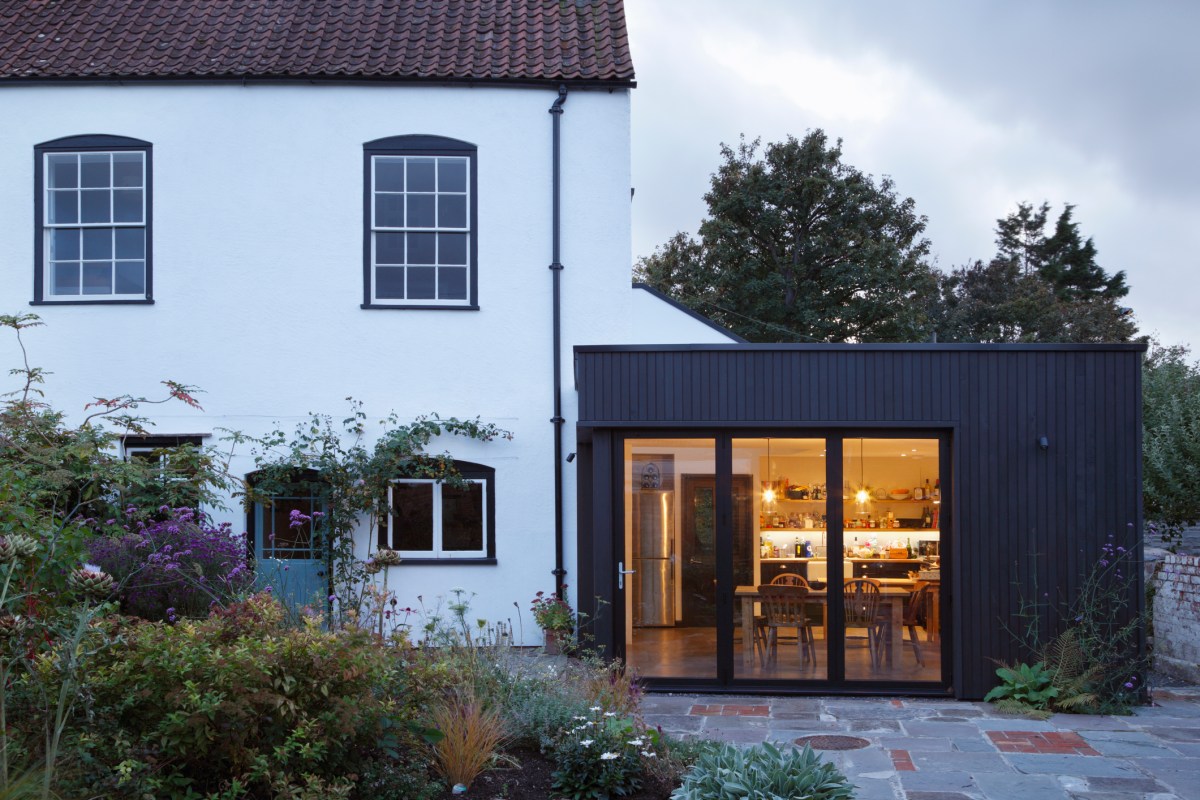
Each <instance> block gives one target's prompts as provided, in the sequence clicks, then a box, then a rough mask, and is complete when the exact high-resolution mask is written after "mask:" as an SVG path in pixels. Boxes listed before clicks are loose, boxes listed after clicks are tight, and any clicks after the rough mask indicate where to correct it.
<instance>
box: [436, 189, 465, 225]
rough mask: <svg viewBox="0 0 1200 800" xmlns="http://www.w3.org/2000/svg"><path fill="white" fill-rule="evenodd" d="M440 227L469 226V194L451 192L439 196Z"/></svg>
mask: <svg viewBox="0 0 1200 800" xmlns="http://www.w3.org/2000/svg"><path fill="white" fill-rule="evenodd" d="M437 224H438V227H439V228H465V227H467V196H466V195H465V194H450V195H439V196H438V222H437Z"/></svg>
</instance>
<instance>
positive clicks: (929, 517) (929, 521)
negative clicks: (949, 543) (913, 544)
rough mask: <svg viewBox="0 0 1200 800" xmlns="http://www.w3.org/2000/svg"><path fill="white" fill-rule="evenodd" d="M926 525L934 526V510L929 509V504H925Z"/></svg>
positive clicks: (927, 526) (928, 526)
mask: <svg viewBox="0 0 1200 800" xmlns="http://www.w3.org/2000/svg"><path fill="white" fill-rule="evenodd" d="M924 526H925V527H926V528H932V527H933V512H932V511H930V510H929V506H925V518H924Z"/></svg>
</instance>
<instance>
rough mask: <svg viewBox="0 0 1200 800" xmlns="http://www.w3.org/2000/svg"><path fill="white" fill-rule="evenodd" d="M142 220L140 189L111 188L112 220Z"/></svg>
mask: <svg viewBox="0 0 1200 800" xmlns="http://www.w3.org/2000/svg"><path fill="white" fill-rule="evenodd" d="M141 221H142V190H141V189H114V190H113V222H141Z"/></svg>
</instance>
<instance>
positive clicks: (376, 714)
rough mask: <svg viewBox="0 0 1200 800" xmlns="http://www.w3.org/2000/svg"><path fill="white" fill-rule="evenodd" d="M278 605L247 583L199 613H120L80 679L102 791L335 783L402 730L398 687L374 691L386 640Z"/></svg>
mask: <svg viewBox="0 0 1200 800" xmlns="http://www.w3.org/2000/svg"><path fill="white" fill-rule="evenodd" d="M282 618H283V611H282V609H281V607H280V606H279V604H278V603H277V602H276V601H275V600H274V599H273V598H271V597H270V596H269V595H265V594H259V595H255V596H254V597H252V598H250V599H249V600H247V601H245V602H244V603H240V604H236V605H234V606H231V607H230V608H228V609H226V610H224V611H223V612H221V613H218V614H214V615H213V616H212V617H210V618H209V619H208V620H205V621H203V622H190V621H183V622H180V623H179V624H178V625H175V626H169V625H162V624H156V623H142V624H137V623H135V624H127V625H125V626H124V629H123V630H122V631H121V636H122V638H123V646H122V647H121V648H119V649H117V648H112V649H109V650H105V651H103V652H102V653H100V654H98V655H97V657H96V659H95V663H94V664H93V668H92V669H91V670H90V671H89V674H88V676H87V682H86V684H85V686H84V690H85V691H86V692H87V693H89V694H90V696H91V697H92V700H93V713H94V719H95V721H96V722H95V725H94V726H93V731H92V732H93V733H99V732H101V731H103V732H104V733H106V734H107V735H108V740H109V746H108V747H106V748H105V749H104V750H103V751H100V750H97V751H94V752H93V754H92V755H93V757H94V758H96V759H99V760H101V761H103V762H104V767H105V768H107V770H108V771H109V774H110V779H109V781H108V785H107V786H105V787H104V789H105V791H106V793H107V796H111V797H143V796H153V797H156V798H174V797H180V798H183V797H194V796H196V793H199V794H200V795H203V793H205V792H229V793H231V794H230V795H229V796H231V797H233V796H237V797H275V796H284V792H283V788H286V787H291V788H290V789H289V791H291V790H292V789H294V790H295V791H294V792H293V793H294V794H295V795H296V796H304V793H305V792H307V791H308V790H307V789H305V787H306V786H311V787H319V788H320V790H321V791H326V792H327V793H328V795H329V796H336V795H341V794H342V793H343V792H347V791H349V787H350V786H351V785H352V784H350V783H348V782H347V781H348V776H351V775H356V774H357V771H358V770H359V769H361V768H363V767H366V766H367V765H368V764H369V763H370V761H371V759H372V758H374V757H377V756H378V755H379V754H380V751H381V750H383V751H385V752H386V751H387V750H389V749H390V750H392V751H397V750H398V749H399V748H400V747H401V746H402V745H405V746H411V745H412V744H413V742H412V741H411V740H412V735H411V733H409V732H407V731H406V730H405V729H404V728H403V727H399V726H397V725H396V724H395V718H397V717H398V716H401V712H400V711H399V710H398V709H397V702H398V701H397V700H395V699H394V698H391V697H386V696H383V695H382V694H381V693H380V692H378V691H377V690H378V687H380V686H381V685H383V684H384V682H385V681H386V679H387V676H388V673H389V670H390V669H391V667H392V665H391V664H390V663H389V661H390V660H391V659H392V658H394V657H395V656H396V654H395V653H393V652H391V651H390V649H388V648H383V647H379V646H378V644H377V643H376V642H375V641H374V640H373V639H372V637H371V635H370V634H369V633H367V632H364V631H359V630H338V631H327V630H322V629H321V627H320V625H319V622H318V621H315V620H314V621H312V622H311V623H310V624H308V625H305V626H303V627H299V628H288V627H284V626H282V625H281V623H280V621H281V620H282ZM104 728H107V730H104ZM235 790H237V792H240V794H239V793H235ZM312 791H313V792H317V794H315V795H313V796H319V792H318V790H317V789H313V790H312ZM287 796H291V795H287Z"/></svg>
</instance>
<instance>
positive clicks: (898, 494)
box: [889, 489, 912, 500]
mask: <svg viewBox="0 0 1200 800" xmlns="http://www.w3.org/2000/svg"><path fill="white" fill-rule="evenodd" d="M889 495H891V498H892V499H893V500H907V499H908V498H909V497H910V496H911V495H912V492H910V491H909V490H908V489H892V491H891V492H889Z"/></svg>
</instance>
